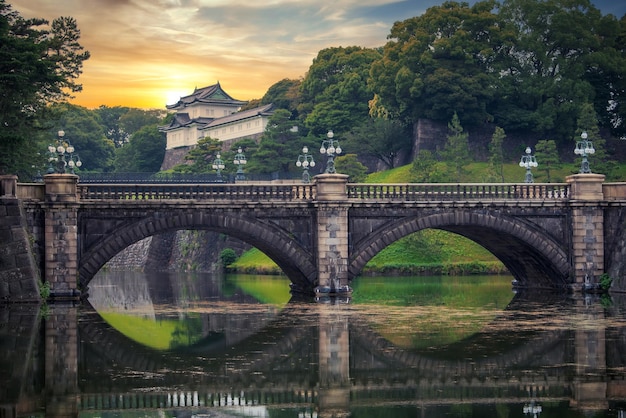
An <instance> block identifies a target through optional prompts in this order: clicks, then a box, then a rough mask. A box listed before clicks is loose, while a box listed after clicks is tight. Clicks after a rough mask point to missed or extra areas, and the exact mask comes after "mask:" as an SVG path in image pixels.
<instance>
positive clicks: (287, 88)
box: [257, 78, 302, 114]
mask: <svg viewBox="0 0 626 418" xmlns="http://www.w3.org/2000/svg"><path fill="white" fill-rule="evenodd" d="M301 85H302V81H301V80H290V79H288V78H285V79H283V80H281V81H279V82H278V83H275V84H274V85H272V86H270V88H269V89H268V90H267V92H266V93H265V95H264V96H263V98H262V99H261V101H260V103H258V104H257V105H266V104H270V103H271V104H273V105H274V107H276V108H278V109H287V110H289V111H290V112H291V113H292V114H293V113H296V112H297V109H298V105H299V104H300V86H301Z"/></svg>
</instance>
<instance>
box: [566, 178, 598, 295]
mask: <svg viewBox="0 0 626 418" xmlns="http://www.w3.org/2000/svg"><path fill="white" fill-rule="evenodd" d="M567 182H568V183H569V185H570V207H571V209H572V263H573V267H574V272H573V273H574V283H573V284H572V288H573V289H572V290H575V291H578V290H583V291H593V290H594V289H597V288H598V286H599V278H600V276H601V275H602V274H603V273H604V210H603V209H602V207H601V206H600V205H599V204H598V203H599V202H600V201H601V200H603V199H604V196H603V193H602V183H603V182H604V175H602V174H575V175H573V176H568V177H567Z"/></svg>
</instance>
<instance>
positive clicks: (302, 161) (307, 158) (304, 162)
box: [296, 146, 315, 183]
mask: <svg viewBox="0 0 626 418" xmlns="http://www.w3.org/2000/svg"><path fill="white" fill-rule="evenodd" d="M308 152H309V148H308V147H306V146H304V147H302V154H300V155H298V161H296V166H298V167H302V183H310V182H311V176H310V175H309V167H315V161H313V156H312V155H309V154H308Z"/></svg>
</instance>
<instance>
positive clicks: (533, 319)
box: [0, 272, 626, 418]
mask: <svg viewBox="0 0 626 418" xmlns="http://www.w3.org/2000/svg"><path fill="white" fill-rule="evenodd" d="M353 288H354V294H353V297H352V298H351V299H350V300H348V299H343V298H339V299H325V300H318V301H315V300H312V299H298V298H292V297H291V295H290V293H289V280H288V279H287V278H286V277H284V276H252V275H226V276H224V275H219V274H171V273H138V272H101V273H99V275H98V276H97V277H96V278H95V279H94V280H93V281H92V282H91V284H90V288H89V299H88V301H87V302H84V303H82V304H78V305H72V304H68V305H51V306H43V307H33V306H17V305H15V306H3V307H0V315H1V316H0V366H1V367H0V417H2V418H4V417H44V416H45V417H198V418H199V417H217V418H226V417H272V418H287V417H294V418H296V417H297V418H304V417H353V418H361V417H363V418H366V417H367V418H370V417H384V418H395V417H435V418H436V417H497V418H514V417H620V418H621V417H624V416H626V296H624V297H622V296H620V295H612V296H611V297H607V296H604V297H600V296H598V295H589V296H586V297H585V296H581V295H577V296H572V295H570V296H569V297H568V296H559V295H552V294H548V293H540V294H536V293H535V294H524V293H515V292H513V290H512V288H511V277H510V276H464V277H454V276H443V277H440V276H438V277H372V278H370V277H362V278H357V279H355V281H354V282H353Z"/></svg>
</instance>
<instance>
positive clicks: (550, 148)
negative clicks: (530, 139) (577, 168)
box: [535, 139, 560, 183]
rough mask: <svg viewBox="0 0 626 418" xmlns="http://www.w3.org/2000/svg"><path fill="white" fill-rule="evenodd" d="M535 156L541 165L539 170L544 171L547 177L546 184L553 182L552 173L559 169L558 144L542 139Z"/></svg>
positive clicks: (536, 148)
mask: <svg viewBox="0 0 626 418" xmlns="http://www.w3.org/2000/svg"><path fill="white" fill-rule="evenodd" d="M535 151H536V153H535V155H536V157H537V163H538V164H539V166H538V168H537V170H539V171H543V172H544V173H545V175H546V180H545V181H546V182H548V183H550V182H552V176H551V174H552V172H553V170H554V169H557V168H558V167H559V163H560V160H559V153H558V150H557V149H556V142H555V141H553V140H549V139H542V140H541V141H539V142H537V146H536V147H535Z"/></svg>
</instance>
